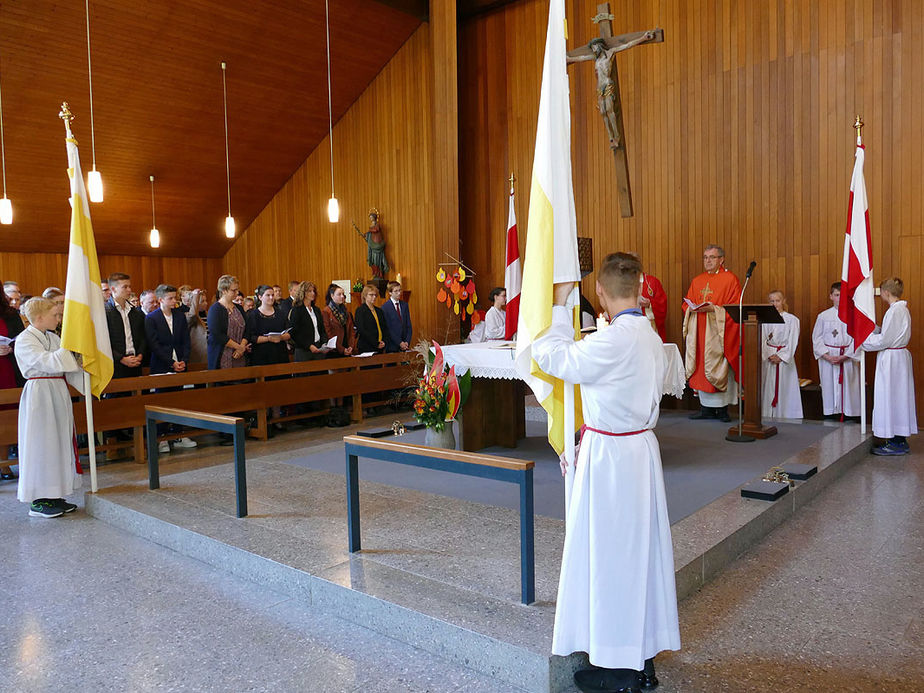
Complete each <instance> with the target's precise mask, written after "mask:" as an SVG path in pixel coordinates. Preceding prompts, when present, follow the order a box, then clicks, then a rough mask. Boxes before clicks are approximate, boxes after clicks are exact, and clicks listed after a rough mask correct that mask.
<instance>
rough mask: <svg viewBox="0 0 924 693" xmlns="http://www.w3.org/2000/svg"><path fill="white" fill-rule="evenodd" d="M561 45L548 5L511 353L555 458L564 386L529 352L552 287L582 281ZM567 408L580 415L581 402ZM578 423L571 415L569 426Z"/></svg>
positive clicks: (575, 301) (558, 24)
mask: <svg viewBox="0 0 924 693" xmlns="http://www.w3.org/2000/svg"><path fill="white" fill-rule="evenodd" d="M565 39H566V36H565V1H564V0H552V1H551V3H550V4H549V27H548V31H547V33H546V38H545V62H544V63H543V66H542V93H541V95H540V97H539V123H538V125H537V127H536V152H535V155H534V157H533V179H532V184H531V187H530V194H529V217H528V220H527V226H526V259H525V262H524V264H523V287H522V291H521V294H520V318H519V322H518V327H517V350H516V365H517V370H518V371H519V373H520V374H521V375H522V376H523V379H524V380H525V381H526V383H527V384H528V385H529V386H530V388H531V389H532V391H533V393H534V394H535V395H536V399H537V400H538V401H539V404H541V405H542V407H543V408H544V409H545V410H546V412H547V413H548V418H549V443H551V445H552V447H553V448H554V449H555V451H556V452H557V453H559V454H561V452H562V451H563V450H564V448H565V439H566V433H567V435H573V433H574V430H572V431H570V432H566V431H565V418H566V416H565V399H566V396H565V383H564V382H563V381H561V380H558V379H557V378H553V377H551V376H549V375H547V374H545V373H543V372H542V371H541V370H540V369H539V366H538V364H537V363H536V362H535V360H533V358H532V344H533V342H534V341H535V340H536V339H537V338H538V337H539V336H540V335H542V334H543V333H544V332H545V331H546V330H547V329H548V327H549V326H550V325H551V324H552V285H553V284H557V283H561V282H577V281H579V280H580V278H581V270H580V262H579V261H578V249H577V217H576V214H575V211H574V188H573V186H572V182H571V105H570V102H569V90H568V72H567V62H566V61H567V56H566V52H567V48H566V45H565ZM579 302H580V296H579V294H578V291H577V288H576V287H575V290H574V292H573V293H572V295H571V297H570V298H569V301H568V305H569V307H572V309H573V308H574V307H575V306H578V305H579ZM569 399H570V398H569ZM574 400H575V402H576V405H577V407H580V398H579V397H575V398H574ZM568 418H570V417H568ZM580 423H581V419H580V414H579V413H577V414H576V415H575V417H574V426H575V427H576V426H580Z"/></svg>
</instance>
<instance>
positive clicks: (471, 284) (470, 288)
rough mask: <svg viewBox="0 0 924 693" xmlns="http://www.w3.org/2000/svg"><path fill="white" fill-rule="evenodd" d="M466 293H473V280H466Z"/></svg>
mask: <svg viewBox="0 0 924 693" xmlns="http://www.w3.org/2000/svg"><path fill="white" fill-rule="evenodd" d="M468 292H469V293H470V294H471V293H474V292H475V280H474V279H469V280H468Z"/></svg>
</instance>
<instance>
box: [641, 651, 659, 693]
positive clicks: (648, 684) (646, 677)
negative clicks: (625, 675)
mask: <svg viewBox="0 0 924 693" xmlns="http://www.w3.org/2000/svg"><path fill="white" fill-rule="evenodd" d="M638 687H639V688H641V689H642V690H643V691H651V690H654V689H655V688H657V687H658V677H657V676H655V668H654V659H646V660H645V668H644V669H643V670H642V671H640V672H638Z"/></svg>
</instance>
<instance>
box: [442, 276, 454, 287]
mask: <svg viewBox="0 0 924 693" xmlns="http://www.w3.org/2000/svg"><path fill="white" fill-rule="evenodd" d="M443 284H444V285H445V286H446V288H447V289H448V288H449V287H450V286H452V277H446V278H445V279H444V280H443Z"/></svg>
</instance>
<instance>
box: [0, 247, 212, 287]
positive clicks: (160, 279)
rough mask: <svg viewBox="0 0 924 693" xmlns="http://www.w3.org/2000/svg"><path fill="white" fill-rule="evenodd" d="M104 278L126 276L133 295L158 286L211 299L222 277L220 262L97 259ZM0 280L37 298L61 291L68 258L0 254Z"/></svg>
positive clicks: (126, 257) (121, 257)
mask: <svg viewBox="0 0 924 693" xmlns="http://www.w3.org/2000/svg"><path fill="white" fill-rule="evenodd" d="M99 269H100V273H101V274H102V275H103V276H109V275H110V274H112V273H113V272H125V273H126V274H128V275H129V276H130V277H131V278H132V288H133V289H134V290H135V293H141V291H142V290H143V289H153V288H154V287H156V286H157V285H158V284H161V283H168V284H174V285H175V286H180V285H181V284H192V285H193V286H195V287H199V288H204V289H206V290H207V291H208V292H209V294H210V295H211V294H212V293H213V292H214V290H215V286H216V283H217V281H218V277H219V276H220V275H221V259H220V258H211V257H207V258H203V257H154V256H142V255H100V257H99ZM0 278H2V279H3V280H4V281H5V280H14V281H16V282H19V287H20V289H21V290H22V292H23V293H24V294H31V295H33V296H37V295H40V294H41V293H42V291H44V290H45V289H46V288H47V287H49V286H57V287H60V288H62V289H63V288H64V284H65V282H66V280H67V255H65V254H64V253H2V252H0Z"/></svg>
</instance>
